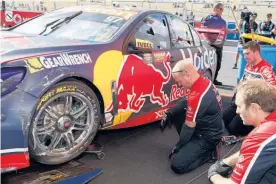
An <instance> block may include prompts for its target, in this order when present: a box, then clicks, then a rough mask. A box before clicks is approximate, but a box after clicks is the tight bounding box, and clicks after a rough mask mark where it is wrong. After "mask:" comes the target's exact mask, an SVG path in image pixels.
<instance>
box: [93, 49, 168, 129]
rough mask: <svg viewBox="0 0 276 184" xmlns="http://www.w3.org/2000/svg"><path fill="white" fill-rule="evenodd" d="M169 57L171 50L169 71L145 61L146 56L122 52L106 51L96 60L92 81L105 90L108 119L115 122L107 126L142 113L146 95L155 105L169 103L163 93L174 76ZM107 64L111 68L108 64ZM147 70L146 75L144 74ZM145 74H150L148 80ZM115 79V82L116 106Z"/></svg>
mask: <svg viewBox="0 0 276 184" xmlns="http://www.w3.org/2000/svg"><path fill="white" fill-rule="evenodd" d="M169 58H170V53H166V56H165V58H164V67H165V68H166V70H167V72H166V73H165V74H163V72H162V71H160V70H159V69H157V68H155V67H154V65H152V64H149V63H147V62H145V60H143V58H141V57H138V56H136V55H127V56H123V55H122V53H121V52H120V51H107V52H105V53H103V54H102V55H101V56H100V57H99V58H98V59H97V61H96V64H95V67H94V81H93V83H94V84H95V85H96V86H97V87H98V89H99V90H100V92H101V93H102V96H103V99H104V104H105V114H106V115H105V119H106V121H108V122H113V123H112V124H109V123H107V125H112V126H114V125H117V124H119V123H121V122H125V121H127V120H128V119H129V117H130V116H131V114H132V113H133V112H134V113H138V112H140V110H141V109H142V107H143V106H144V103H145V100H146V98H149V100H150V101H151V103H153V104H156V103H157V104H158V105H160V106H162V107H165V106H167V104H168V103H169V98H168V96H167V95H166V94H165V93H164V91H163V86H164V85H165V84H167V83H168V81H169V80H170V78H171V68H170V65H169V63H168V62H167V61H168V60H169ZM111 60H112V62H110V61H111ZM107 64H108V66H109V67H106V66H107ZM145 73H146V74H147V75H144V74H145ZM143 76H145V77H147V76H150V78H148V77H147V78H146V80H147V82H146V83H145V79H144V78H143ZM141 77H142V78H141ZM107 81H108V82H107ZM112 81H115V82H116V83H115V84H116V86H115V92H116V97H117V99H116V100H118V106H117V107H113V98H112V94H113V93H112V87H111V83H112ZM114 108H116V109H114ZM114 112H118V114H117V113H114ZM112 116H113V117H112ZM106 128H107V127H106Z"/></svg>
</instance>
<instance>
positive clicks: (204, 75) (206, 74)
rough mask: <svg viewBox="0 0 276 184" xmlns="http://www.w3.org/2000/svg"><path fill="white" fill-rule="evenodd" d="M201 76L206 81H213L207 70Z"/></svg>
mask: <svg viewBox="0 0 276 184" xmlns="http://www.w3.org/2000/svg"><path fill="white" fill-rule="evenodd" d="M202 76H203V77H205V78H207V79H209V80H210V81H212V80H213V79H212V74H211V72H210V71H209V70H207V71H206V72H205V73H204V74H203V75H202Z"/></svg>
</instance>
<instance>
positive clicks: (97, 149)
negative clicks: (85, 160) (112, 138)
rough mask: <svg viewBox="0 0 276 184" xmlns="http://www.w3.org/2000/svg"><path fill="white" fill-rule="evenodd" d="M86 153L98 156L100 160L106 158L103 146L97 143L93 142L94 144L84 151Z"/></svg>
mask: <svg viewBox="0 0 276 184" xmlns="http://www.w3.org/2000/svg"><path fill="white" fill-rule="evenodd" d="M84 153H92V154H96V155H97V158H98V159H100V160H103V159H104V157H105V153H104V152H103V146H102V145H101V144H99V143H97V142H93V143H92V144H90V145H89V146H88V147H87V149H86V150H85V151H84Z"/></svg>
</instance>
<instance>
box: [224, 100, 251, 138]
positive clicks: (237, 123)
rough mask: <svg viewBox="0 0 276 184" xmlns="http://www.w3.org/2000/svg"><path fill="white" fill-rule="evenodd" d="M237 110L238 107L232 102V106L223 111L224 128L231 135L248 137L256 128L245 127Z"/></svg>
mask: <svg viewBox="0 0 276 184" xmlns="http://www.w3.org/2000/svg"><path fill="white" fill-rule="evenodd" d="M236 110H237V106H236V105H235V104H234V102H232V103H231V105H230V106H229V107H227V108H226V109H225V110H224V111H223V121H224V126H225V128H226V129H227V131H228V132H229V134H230V135H235V136H246V135H248V134H249V133H250V132H251V131H252V130H253V129H254V127H253V126H249V125H244V124H243V121H242V119H241V117H240V116H239V115H238V114H237V113H236Z"/></svg>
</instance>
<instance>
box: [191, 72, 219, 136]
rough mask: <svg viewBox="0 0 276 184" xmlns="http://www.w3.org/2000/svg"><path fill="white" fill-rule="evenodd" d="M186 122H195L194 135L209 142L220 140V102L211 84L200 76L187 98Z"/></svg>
mask: <svg viewBox="0 0 276 184" xmlns="http://www.w3.org/2000/svg"><path fill="white" fill-rule="evenodd" d="M186 121H190V122H196V127H195V134H197V135H202V136H203V138H205V139H207V140H209V141H215V142H216V141H217V140H219V139H220V138H221V135H222V133H223V131H222V101H221V96H220V94H219V93H218V90H217V89H216V87H215V86H214V85H213V83H212V82H211V81H210V80H208V79H206V78H204V77H202V76H200V77H199V78H198V79H197V80H196V82H195V83H194V84H193V86H192V88H191V89H190V91H189V92H188V96H187V112H186Z"/></svg>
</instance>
